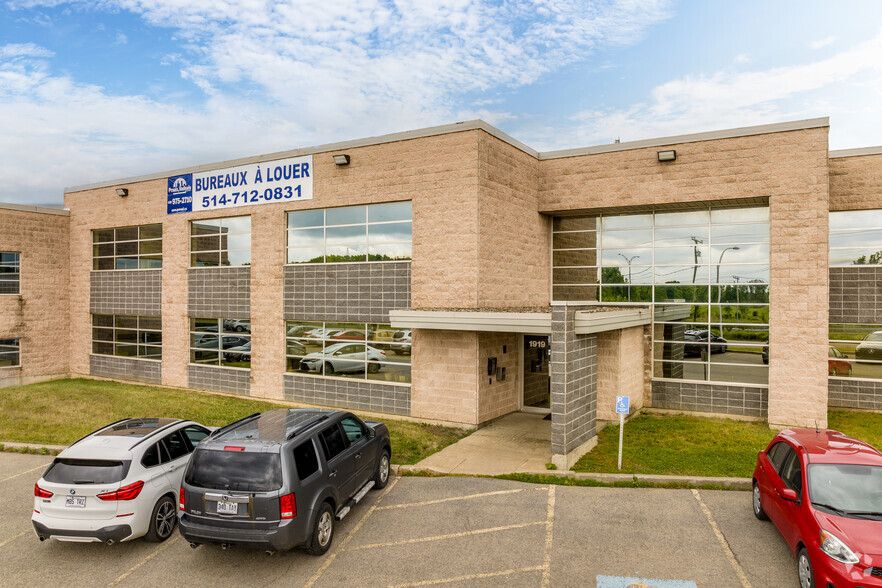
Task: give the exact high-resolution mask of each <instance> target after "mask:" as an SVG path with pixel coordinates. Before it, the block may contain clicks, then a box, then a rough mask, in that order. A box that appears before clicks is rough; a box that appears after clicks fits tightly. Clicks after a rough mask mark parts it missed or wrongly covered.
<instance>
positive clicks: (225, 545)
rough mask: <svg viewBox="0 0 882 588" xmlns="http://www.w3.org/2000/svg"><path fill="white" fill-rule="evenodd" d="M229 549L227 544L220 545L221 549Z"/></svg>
mask: <svg viewBox="0 0 882 588" xmlns="http://www.w3.org/2000/svg"><path fill="white" fill-rule="evenodd" d="M229 548H230V544H229V543H221V549H229Z"/></svg>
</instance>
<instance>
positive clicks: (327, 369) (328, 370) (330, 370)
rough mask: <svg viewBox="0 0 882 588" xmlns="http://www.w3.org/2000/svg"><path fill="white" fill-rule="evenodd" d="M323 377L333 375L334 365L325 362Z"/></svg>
mask: <svg viewBox="0 0 882 588" xmlns="http://www.w3.org/2000/svg"><path fill="white" fill-rule="evenodd" d="M325 375H326V376H333V375H334V364H333V363H331V362H330V361H326V362H325Z"/></svg>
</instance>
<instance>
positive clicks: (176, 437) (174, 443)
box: [162, 431, 190, 461]
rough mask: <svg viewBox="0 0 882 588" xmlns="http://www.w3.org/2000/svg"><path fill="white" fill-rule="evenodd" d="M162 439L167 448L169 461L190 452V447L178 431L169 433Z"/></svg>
mask: <svg viewBox="0 0 882 588" xmlns="http://www.w3.org/2000/svg"><path fill="white" fill-rule="evenodd" d="M162 441H163V443H164V444H165V447H166V449H168V454H169V460H170V461H174V460H176V459H178V458H179V457H184V456H185V455H187V454H188V453H190V449H189V448H188V447H187V444H186V442H185V441H184V438H183V437H182V436H181V432H180V431H175V432H174V433H172V434H171V435H168V436H166V437H165V439H163V440H162Z"/></svg>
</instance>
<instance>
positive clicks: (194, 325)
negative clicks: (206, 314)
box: [190, 318, 251, 368]
mask: <svg viewBox="0 0 882 588" xmlns="http://www.w3.org/2000/svg"><path fill="white" fill-rule="evenodd" d="M190 363H199V364H203V365H222V366H226V367H237V368H250V367H251V321H250V320H249V319H229V318H227V319H224V318H191V319H190Z"/></svg>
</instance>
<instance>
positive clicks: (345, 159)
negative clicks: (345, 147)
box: [334, 153, 349, 165]
mask: <svg viewBox="0 0 882 588" xmlns="http://www.w3.org/2000/svg"><path fill="white" fill-rule="evenodd" d="M334 163H336V164H337V165H349V156H348V155H346V154H345V153H340V154H338V155H335V156H334Z"/></svg>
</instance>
